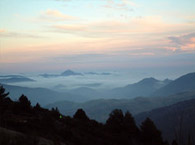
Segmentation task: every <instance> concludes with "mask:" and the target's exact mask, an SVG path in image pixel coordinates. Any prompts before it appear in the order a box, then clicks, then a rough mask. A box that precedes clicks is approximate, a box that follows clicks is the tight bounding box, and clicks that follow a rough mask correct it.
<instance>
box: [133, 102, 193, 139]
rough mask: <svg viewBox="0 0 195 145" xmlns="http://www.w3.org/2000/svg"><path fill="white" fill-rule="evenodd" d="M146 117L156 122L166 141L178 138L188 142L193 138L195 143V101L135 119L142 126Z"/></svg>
mask: <svg viewBox="0 0 195 145" xmlns="http://www.w3.org/2000/svg"><path fill="white" fill-rule="evenodd" d="M146 117H150V118H151V119H152V120H153V121H154V122H155V124H156V126H157V127H158V128H159V129H160V130H161V131H162V133H163V136H164V137H165V138H166V139H168V140H171V139H172V138H174V137H176V138H177V139H178V140H180V142H187V141H188V139H189V138H191V139H192V140H193V142H194V143H195V140H194V139H195V99H191V100H187V101H182V102H179V103H176V104H173V105H170V106H166V107H162V108H158V109H154V110H152V111H150V112H145V113H141V114H138V115H136V116H135V119H136V121H137V122H138V123H140V124H141V122H142V121H143V120H145V118H146Z"/></svg>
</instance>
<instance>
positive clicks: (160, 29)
mask: <svg viewBox="0 0 195 145" xmlns="http://www.w3.org/2000/svg"><path fill="white" fill-rule="evenodd" d="M51 28H53V29H55V30H57V32H62V33H73V34H75V35H80V36H88V37H92V36H93V37H110V36H112V37H121V36H123V37H127V36H131V35H134V37H135V36H136V35H140V36H141V35H146V34H152V35H153V36H154V35H159V36H163V34H164V35H165V34H166V35H168V34H173V33H181V32H184V31H187V32H188V31H191V30H193V29H194V24H191V23H188V24H185V23H184V24H169V23H165V22H164V21H163V19H162V17H160V16H148V17H138V18H132V19H130V20H128V21H117V20H112V21H99V22H91V23H85V24H79V23H78V24H72V25H66V24H65V25H53V26H51ZM159 36H158V37H159ZM155 37H156V36H155Z"/></svg>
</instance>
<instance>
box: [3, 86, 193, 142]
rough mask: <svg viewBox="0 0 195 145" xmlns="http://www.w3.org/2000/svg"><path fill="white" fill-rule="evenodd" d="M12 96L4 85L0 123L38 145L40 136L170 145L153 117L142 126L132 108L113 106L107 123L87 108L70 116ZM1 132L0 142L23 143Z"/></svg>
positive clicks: (60, 140) (57, 138) (58, 139)
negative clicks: (3, 135) (13, 98)
mask: <svg viewBox="0 0 195 145" xmlns="http://www.w3.org/2000/svg"><path fill="white" fill-rule="evenodd" d="M8 96H9V93H6V91H5V89H4V88H3V86H0V127H3V128H7V129H11V130H15V131H19V132H22V133H24V134H25V135H27V137H29V138H32V137H34V138H36V140H30V139H29V140H28V139H27V140H26V141H28V142H29V141H31V143H32V142H33V144H34V145H36V144H38V143H39V139H37V138H40V137H43V138H46V139H49V140H51V141H52V142H53V144H55V145H58V144H61V143H65V144H67V145H92V144H93V145H169V143H168V142H167V141H164V140H163V138H162V135H161V132H160V130H158V129H157V128H156V126H155V124H154V122H153V121H152V120H151V119H150V118H146V119H145V121H143V122H142V124H141V125H140V127H138V126H137V125H136V123H135V120H134V118H133V116H132V115H131V113H130V112H128V111H127V112H125V113H123V112H122V110H120V109H115V110H113V111H112V112H111V113H110V115H109V118H108V119H107V121H106V123H104V124H103V123H99V122H97V121H95V120H92V119H90V118H89V117H88V116H87V115H86V113H85V111H84V110H83V109H78V110H77V111H76V113H75V114H74V115H73V117H70V116H65V115H62V114H61V113H60V112H59V110H58V108H52V109H51V110H48V109H45V108H43V107H41V106H40V104H39V103H37V104H36V105H35V106H32V105H31V102H30V101H29V100H28V98H27V97H26V96H25V95H21V97H20V98H19V99H18V100H17V101H12V100H11V99H10V98H9V97H8ZM1 136H2V135H1V134H0V144H1V143H4V145H17V144H20V145H22V144H21V142H20V143H18V142H16V141H15V142H14V141H10V140H14V139H12V138H11V137H10V138H9V139H7V140H8V141H6V140H5V139H6V137H1ZM23 140H24V139H23ZM23 143H25V141H23ZM28 144H30V143H28ZM171 144H172V145H177V142H176V141H175V140H174V141H173V142H172V143H171ZM171 144H170V145H171ZM189 145H190V144H189Z"/></svg>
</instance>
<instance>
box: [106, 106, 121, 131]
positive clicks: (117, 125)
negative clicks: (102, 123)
mask: <svg viewBox="0 0 195 145" xmlns="http://www.w3.org/2000/svg"><path fill="white" fill-rule="evenodd" d="M123 123H124V115H123V112H122V110H120V109H115V110H113V111H112V112H111V113H110V115H109V118H108V120H107V121H106V126H107V127H108V128H109V129H110V130H111V131H112V132H116V133H119V132H121V131H122V130H123V126H124V124H123Z"/></svg>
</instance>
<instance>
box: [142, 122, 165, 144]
mask: <svg viewBox="0 0 195 145" xmlns="http://www.w3.org/2000/svg"><path fill="white" fill-rule="evenodd" d="M141 135H142V140H143V142H144V144H145V145H163V144H164V143H163V139H162V137H161V132H160V131H159V130H158V129H157V128H156V126H155V124H154V123H153V121H152V120H151V119H149V118H147V119H146V120H145V121H144V122H142V125H141Z"/></svg>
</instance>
